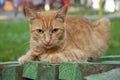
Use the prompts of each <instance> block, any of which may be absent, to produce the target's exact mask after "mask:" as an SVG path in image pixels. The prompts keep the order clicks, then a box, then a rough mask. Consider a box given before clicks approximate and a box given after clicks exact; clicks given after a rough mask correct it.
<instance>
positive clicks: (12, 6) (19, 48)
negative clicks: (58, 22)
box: [0, 0, 120, 62]
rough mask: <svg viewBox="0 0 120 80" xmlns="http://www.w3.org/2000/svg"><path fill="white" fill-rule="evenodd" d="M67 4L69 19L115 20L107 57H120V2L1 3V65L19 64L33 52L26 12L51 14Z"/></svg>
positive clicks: (36, 0)
mask: <svg viewBox="0 0 120 80" xmlns="http://www.w3.org/2000/svg"><path fill="white" fill-rule="evenodd" d="M64 5H67V6H68V8H69V11H68V16H70V15H80V16H84V17H87V18H89V19H90V20H92V21H95V20H96V19H98V18H100V17H107V18H109V19H110V21H111V40H110V43H109V46H108V49H107V50H106V51H105V54H104V55H120V0H0V62H4V61H16V60H17V59H18V57H20V56H21V55H23V54H25V53H26V52H27V50H28V49H29V38H30V34H29V23H28V21H27V19H26V17H25V14H24V9H25V7H29V8H31V9H33V10H35V11H49V10H52V9H59V8H61V7H62V6H64Z"/></svg>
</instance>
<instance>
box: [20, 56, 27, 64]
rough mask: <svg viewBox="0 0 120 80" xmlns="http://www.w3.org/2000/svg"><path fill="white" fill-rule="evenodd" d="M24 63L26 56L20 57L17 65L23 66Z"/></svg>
mask: <svg viewBox="0 0 120 80" xmlns="http://www.w3.org/2000/svg"><path fill="white" fill-rule="evenodd" d="M25 61H27V59H26V56H22V57H20V58H19V59H18V62H19V64H24V62H25Z"/></svg>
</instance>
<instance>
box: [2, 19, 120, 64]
mask: <svg viewBox="0 0 120 80" xmlns="http://www.w3.org/2000/svg"><path fill="white" fill-rule="evenodd" d="M29 38H30V34H29V25H28V22H27V21H26V20H22V21H9V22H0V62H4V61H13V60H17V58H18V57H20V56H21V55H22V54H25V53H26V52H27V50H28V49H29ZM117 54H120V19H111V41H110V44H109V47H108V49H107V51H106V54H105V55H117Z"/></svg>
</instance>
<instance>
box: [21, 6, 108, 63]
mask: <svg viewBox="0 0 120 80" xmlns="http://www.w3.org/2000/svg"><path fill="white" fill-rule="evenodd" d="M25 12H26V16H27V18H28V20H29V22H30V32H31V38H30V50H29V51H28V52H27V54H26V55H23V56H22V57H20V58H19V63H20V64H23V63H24V62H25V61H30V60H40V61H48V62H52V63H61V62H83V61H84V62H85V61H88V60H89V59H97V58H98V57H99V56H100V55H101V54H102V53H103V51H104V50H105V48H106V46H107V44H108V42H109V37H110V29H109V26H110V25H109V20H108V19H105V18H102V19H99V20H97V21H96V22H94V23H93V22H91V21H89V20H88V19H86V18H84V17H81V16H69V17H66V13H67V7H66V6H64V7H63V8H61V9H60V10H58V11H50V12H34V11H32V10H31V9H29V8H26V9H25Z"/></svg>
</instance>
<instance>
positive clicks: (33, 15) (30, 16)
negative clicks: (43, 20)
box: [25, 8, 37, 21]
mask: <svg viewBox="0 0 120 80" xmlns="http://www.w3.org/2000/svg"><path fill="white" fill-rule="evenodd" d="M25 15H26V16H27V18H28V20H29V21H31V20H34V19H36V18H37V13H36V12H34V11H33V10H32V9H30V8H25Z"/></svg>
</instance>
